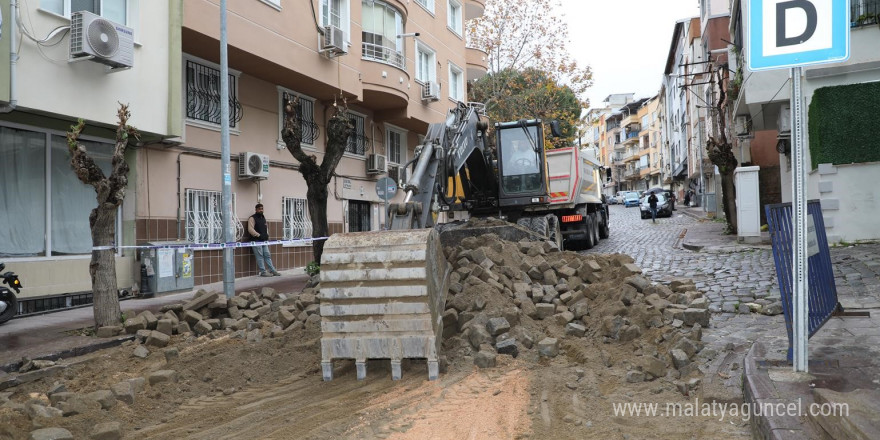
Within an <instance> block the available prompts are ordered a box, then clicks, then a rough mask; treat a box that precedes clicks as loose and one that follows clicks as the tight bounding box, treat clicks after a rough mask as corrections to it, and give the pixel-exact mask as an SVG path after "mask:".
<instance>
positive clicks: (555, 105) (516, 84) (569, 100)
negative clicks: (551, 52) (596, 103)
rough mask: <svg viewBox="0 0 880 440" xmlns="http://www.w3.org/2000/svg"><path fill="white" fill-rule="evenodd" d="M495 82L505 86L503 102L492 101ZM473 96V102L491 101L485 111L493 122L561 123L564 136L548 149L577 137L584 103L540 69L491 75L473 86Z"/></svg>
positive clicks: (500, 100) (567, 143) (551, 143)
mask: <svg viewBox="0 0 880 440" xmlns="http://www.w3.org/2000/svg"><path fill="white" fill-rule="evenodd" d="M496 83H504V84H505V93H504V97H505V98H504V99H494V98H493V96H492V94H493V90H494V86H495V84H496ZM472 93H473V97H474V100H476V101H482V102H488V104H487V105H486V112H487V113H488V115H489V118H490V119H492V120H493V121H515V120H518V119H530V118H541V119H543V120H545V121H550V120H554V119H555V120H557V121H559V122H560V128H561V130H562V137H561V138H548V143H549V144H550V145H548V147H549V148H553V147H559V146H562V145H571V144H572V143H573V142H574V141H575V139H576V137H577V134H578V127H579V125H580V114H581V108H582V105H583V103H582V102H581V101H580V100H579V99H578V98H577V96H576V95H575V93H574V91H573V90H572V89H571V88H570V87H568V86H566V85H562V84H558V83H557V82H556V81H555V80H554V79H553V75H552V74H550V73H548V72H545V71H543V70H541V69H537V68H531V67H530V68H526V69H523V70H515V69H506V70H503V71H501V72H497V73H490V74H488V75H486V76H484V77H482V78H480V79H479V80H477V81H476V82H475V83H474V85H473V88H472Z"/></svg>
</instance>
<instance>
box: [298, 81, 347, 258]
mask: <svg viewBox="0 0 880 440" xmlns="http://www.w3.org/2000/svg"><path fill="white" fill-rule="evenodd" d="M333 107H334V112H333V115H332V116H331V117H330V120H329V121H328V122H327V146H326V148H325V149H324V159H323V160H322V161H321V163H320V164H318V158H317V157H316V156H315V155H314V154H311V155H309V154H306V153H305V152H303V149H302V134H303V133H302V112H301V107H300V103H299V97H296V96H291V95H290V94H288V93H285V94H284V125H283V126H282V129H281V139H282V140H284V144H285V146H287V151H289V152H290V154H291V155H293V158H294V159H296V160H297V161H298V162H299V172H300V174H302V176H303V179H305V181H306V188H307V189H306V199H307V200H308V202H309V203H308V205H309V216H310V217H311V219H312V237H326V236H328V235H329V234H330V227H329V225H328V223H327V198H328V197H329V191H328V189H327V187H328V185H330V180H331V179H332V178H333V176H334V175H335V172H336V167H337V166H338V165H339V161H340V160H342V155H343V154H345V147H346V145H347V144H348V138H349V137H350V136H351V135H352V133H354V125H352V123H351V120H349V118H348V107H347V106H346V105H345V101H343V102H342V105H337V104H336V103H335V102H334V103H333ZM312 251H313V252H314V254H315V261H317V262H318V263H320V262H321V255H323V253H324V240H315V241H314V242H313V243H312Z"/></svg>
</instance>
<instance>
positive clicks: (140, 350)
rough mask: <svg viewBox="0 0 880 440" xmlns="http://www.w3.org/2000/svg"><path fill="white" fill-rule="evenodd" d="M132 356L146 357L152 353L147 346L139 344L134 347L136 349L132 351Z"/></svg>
mask: <svg viewBox="0 0 880 440" xmlns="http://www.w3.org/2000/svg"><path fill="white" fill-rule="evenodd" d="M131 355H132V356H134V357H136V358H141V359H146V358H147V356H149V355H150V350H147V347H144V346H143V345H138V346H137V347H135V348H134V351H133V352H132V353H131Z"/></svg>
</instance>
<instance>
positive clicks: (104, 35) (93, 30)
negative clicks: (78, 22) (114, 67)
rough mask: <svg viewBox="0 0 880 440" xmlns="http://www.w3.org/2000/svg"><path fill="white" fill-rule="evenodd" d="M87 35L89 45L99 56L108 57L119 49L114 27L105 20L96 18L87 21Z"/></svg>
mask: <svg viewBox="0 0 880 440" xmlns="http://www.w3.org/2000/svg"><path fill="white" fill-rule="evenodd" d="M88 36H89V45H90V46H91V47H92V50H94V51H95V54H97V55H99V56H102V57H104V58H110V57H112V56H113V55H116V51H117V50H119V36H118V35H116V27H115V26H113V23H110V22H109V21H107V20H103V19H97V20H94V21H92V22H91V23H89V30H88Z"/></svg>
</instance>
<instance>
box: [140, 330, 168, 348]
mask: <svg viewBox="0 0 880 440" xmlns="http://www.w3.org/2000/svg"><path fill="white" fill-rule="evenodd" d="M170 340H171V336H169V335H167V334H165V333H162V332H159V331H156V330H153V331H151V332H150V336H149V337H147V341H146V345H148V346H150V347H165V346H167V345H168V341H170Z"/></svg>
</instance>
